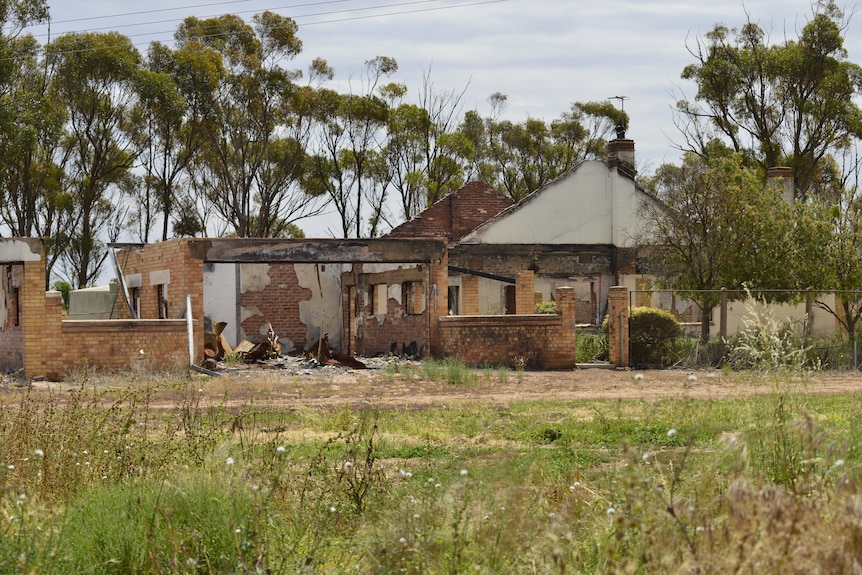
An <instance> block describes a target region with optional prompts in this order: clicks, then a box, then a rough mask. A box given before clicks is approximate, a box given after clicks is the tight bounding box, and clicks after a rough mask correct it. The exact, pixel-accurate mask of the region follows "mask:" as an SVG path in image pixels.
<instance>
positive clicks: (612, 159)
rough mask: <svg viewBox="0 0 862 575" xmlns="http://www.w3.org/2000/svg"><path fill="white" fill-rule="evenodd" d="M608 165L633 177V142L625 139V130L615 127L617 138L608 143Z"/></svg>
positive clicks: (635, 171)
mask: <svg viewBox="0 0 862 575" xmlns="http://www.w3.org/2000/svg"><path fill="white" fill-rule="evenodd" d="M608 165H610V166H616V167H618V168H620V169H621V170H623V171H624V172H626V173H628V174H629V175H630V176H632V177H634V176H635V174H637V170H636V169H635V141H634V140H629V139H627V138H626V132H625V129H624V128H623V127H622V126H617V137H616V138H615V139H613V140H611V141H610V142H608Z"/></svg>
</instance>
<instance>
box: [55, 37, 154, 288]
mask: <svg viewBox="0 0 862 575" xmlns="http://www.w3.org/2000/svg"><path fill="white" fill-rule="evenodd" d="M46 58H47V63H48V66H49V69H50V70H51V73H52V77H51V88H50V90H51V93H52V95H53V96H54V97H56V98H58V99H59V100H60V101H62V102H63V104H64V105H65V107H66V114H67V115H66V122H65V125H64V134H63V137H62V138H61V141H60V142H61V143H60V153H61V156H60V160H59V164H60V165H61V166H62V168H63V170H64V175H65V179H64V183H63V185H64V188H65V190H66V192H67V193H68V194H69V195H70V202H69V205H68V217H69V222H68V227H67V230H66V232H65V237H66V238H67V241H68V243H67V246H66V248H65V250H64V251H63V253H62V255H61V257H60V264H61V267H62V269H63V272H64V274H65V275H66V277H67V279H68V280H69V281H70V283H73V284H74V285H75V286H77V287H86V286H88V285H90V284H91V283H92V282H93V281H94V280H95V279H96V278H97V277H98V276H99V275H100V273H101V270H102V266H103V264H104V261H105V258H106V257H107V249H106V246H105V240H108V241H112V240H115V239H116V238H117V237H118V235H119V233H120V231H121V229H122V224H123V221H122V220H123V217H124V213H123V208H122V202H121V201H120V193H121V192H122V191H124V190H127V189H128V188H129V186H130V177H131V173H130V171H131V168H132V167H133V166H134V164H135V161H136V158H137V151H136V150H135V147H134V145H133V142H132V139H131V131H132V127H131V109H132V106H133V105H134V104H135V101H136V97H137V94H136V80H137V76H138V71H139V67H140V63H141V56H140V54H139V52H138V50H137V49H136V48H135V47H134V45H133V44H132V43H131V41H130V40H129V39H128V38H127V37H125V36H122V35H120V34H118V33H116V32H110V33H105V34H102V33H71V34H66V35H63V36H61V37H59V38H58V39H57V40H55V41H53V42H52V43H50V44H49V45H48V46H47V48H46Z"/></svg>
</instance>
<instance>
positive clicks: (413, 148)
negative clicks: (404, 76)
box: [385, 71, 473, 219]
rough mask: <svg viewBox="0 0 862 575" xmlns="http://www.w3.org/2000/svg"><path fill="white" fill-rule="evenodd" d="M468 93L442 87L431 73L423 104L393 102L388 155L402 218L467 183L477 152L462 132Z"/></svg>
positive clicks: (425, 80)
mask: <svg viewBox="0 0 862 575" xmlns="http://www.w3.org/2000/svg"><path fill="white" fill-rule="evenodd" d="M465 91H466V88H465V89H464V90H462V91H460V92H458V91H454V90H452V91H440V90H437V89H436V88H435V87H434V84H433V82H432V81H431V75H430V71H428V72H426V73H425V74H424V76H423V79H422V86H421V88H420V90H419V96H418V100H417V102H418V103H416V104H408V103H402V102H400V100H398V101H396V100H395V99H393V101H392V102H391V104H390V105H391V110H390V114H389V119H388V122H387V143H386V148H385V154H386V158H387V162H388V164H389V169H390V171H391V175H392V179H391V185H392V187H393V189H394V190H395V191H396V192H397V193H398V199H399V208H400V213H399V214H398V216H399V217H401V218H403V219H410V218H412V217H413V216H415V215H416V214H418V213H419V212H420V211H422V210H424V209H425V208H427V207H428V206H430V205H431V204H433V203H435V202H437V201H438V200H440V199H441V198H442V197H443V196H445V195H446V194H448V193H450V192H453V191H455V190H457V189H458V188H459V187H461V185H462V184H463V183H464V177H465V175H466V167H467V164H468V162H469V160H470V158H471V157H472V155H473V148H472V146H471V143H470V141H469V140H468V139H467V137H466V136H465V135H464V134H462V133H461V132H459V131H458V125H459V120H460V113H461V108H462V106H461V103H462V99H463V96H464V92H465ZM398 96H399V98H400V97H401V96H403V93H402V94H398Z"/></svg>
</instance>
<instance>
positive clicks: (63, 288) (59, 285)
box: [51, 280, 73, 311]
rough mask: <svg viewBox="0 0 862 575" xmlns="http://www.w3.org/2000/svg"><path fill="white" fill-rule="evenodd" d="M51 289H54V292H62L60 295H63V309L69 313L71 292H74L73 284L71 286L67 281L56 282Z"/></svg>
mask: <svg viewBox="0 0 862 575" xmlns="http://www.w3.org/2000/svg"><path fill="white" fill-rule="evenodd" d="M51 287H53V288H54V290H56V291H58V292H60V294H62V297H63V309H65V310H67V311H68V309H69V292H70V291H72V289H73V288H72V284H70V283H69V282H67V281H62V280H61V281H56V282H54V285H53V286H51Z"/></svg>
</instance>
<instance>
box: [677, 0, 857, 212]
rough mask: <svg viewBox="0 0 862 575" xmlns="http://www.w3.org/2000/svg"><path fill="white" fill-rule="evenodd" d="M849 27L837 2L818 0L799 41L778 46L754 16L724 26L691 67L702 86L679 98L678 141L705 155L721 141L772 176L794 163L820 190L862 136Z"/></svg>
mask: <svg viewBox="0 0 862 575" xmlns="http://www.w3.org/2000/svg"><path fill="white" fill-rule="evenodd" d="M846 26H847V22H846V21H845V20H844V14H843V12H842V11H841V10H840V9H839V8H838V7H837V5H836V4H835V3H834V2H833V1H832V0H829V1H818V2H817V3H816V4H815V10H814V13H813V16H812V17H811V19H810V20H809V21H808V22H807V23H806V24H805V25H804V26H803V28H802V29H801V31H800V33H799V37H798V38H797V39H784V40H783V41H781V42H778V43H774V44H773V43H770V39H769V37H768V35H767V33H766V31H764V29H763V28H762V27H761V26H760V25H759V24H757V23H755V22H752V21H751V20H750V19H749V20H748V21H747V22H746V23H745V24H744V25H743V26H742V27H741V28H739V29H737V28H728V27H727V26H724V25H721V24H719V25H717V26H715V28H713V29H712V31H710V32H709V33H707V34H706V36H705V38H703V39H700V40H698V42H697V43H696V45H695V46H694V48H693V49H692V50H690V51H691V53H692V55H693V56H694V59H695V63H693V64H690V65H689V66H686V67H685V69H684V70H683V72H682V78H683V79H685V80H690V81H692V82H694V83H695V85H696V86H697V93H696V94H695V97H694V99H693V100H688V99H681V100H680V101H679V102H677V105H676V110H677V113H678V115H677V126H678V128H679V130H680V133H681V135H682V138H683V141H682V143H681V144H678V147H679V148H680V149H682V150H687V151H692V152H695V153H697V154H700V155H704V154H707V153H709V143H710V142H711V141H713V140H715V139H720V140H721V141H722V142H724V143H725V144H726V145H727V146H729V147H731V148H732V149H733V150H735V151H737V152H740V153H743V154H745V155H746V157H747V158H748V159H749V160H750V161H751V162H752V163H753V164H754V165H759V166H760V168H761V169H762V171H763V172H764V173H765V171H766V169H768V168H770V167H773V166H790V167H792V168H793V169H794V172H795V175H796V187H797V190H796V193H797V196H798V197H800V198H803V197H808V196H812V195H817V194H818V193H819V183H820V180H821V176H820V172H821V170H823V169H828V165H829V156H830V155H832V154H834V153H836V152H838V153H840V150H841V149H844V148H846V146H847V145H848V144H849V143H850V141H851V140H852V139H853V138H859V137H862V112H860V109H859V106H858V105H857V104H856V103H855V102H854V97H856V96H858V95H859V93H860V90H862V68H860V67H859V66H858V65H856V64H854V63H852V62H849V61H848V60H847V56H848V54H847V51H846V49H845V48H844V38H843V34H844V32H845V30H846Z"/></svg>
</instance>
